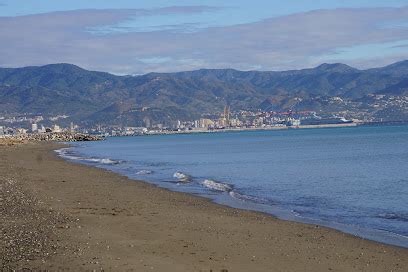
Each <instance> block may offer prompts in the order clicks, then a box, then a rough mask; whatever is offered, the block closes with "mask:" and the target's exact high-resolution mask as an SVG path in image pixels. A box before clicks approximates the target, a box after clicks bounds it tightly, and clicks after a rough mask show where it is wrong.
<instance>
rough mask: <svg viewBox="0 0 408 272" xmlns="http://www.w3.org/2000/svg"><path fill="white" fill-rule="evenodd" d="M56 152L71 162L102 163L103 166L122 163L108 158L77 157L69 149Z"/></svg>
mask: <svg viewBox="0 0 408 272" xmlns="http://www.w3.org/2000/svg"><path fill="white" fill-rule="evenodd" d="M55 152H56V153H57V154H58V155H59V156H60V157H62V158H64V159H69V160H76V161H85V162H92V163H101V164H119V163H120V161H115V160H112V159H108V158H103V159H98V158H84V157H79V156H75V155H73V154H72V153H71V152H70V150H69V148H61V149H58V150H55Z"/></svg>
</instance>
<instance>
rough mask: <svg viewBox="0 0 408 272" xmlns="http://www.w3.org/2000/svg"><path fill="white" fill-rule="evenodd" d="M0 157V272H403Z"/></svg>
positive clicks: (32, 159) (305, 237) (206, 205)
mask: <svg viewBox="0 0 408 272" xmlns="http://www.w3.org/2000/svg"><path fill="white" fill-rule="evenodd" d="M58 147H60V146H58V145H56V144H25V145H18V146H8V147H6V146H1V147H0V173H1V175H0V204H1V205H0V207H1V208H0V218H1V221H0V228H1V233H0V235H1V237H0V241H1V244H0V257H1V259H0V270H1V268H3V269H9V268H14V269H23V268H27V269H33V270H38V269H48V270H58V269H65V271H67V270H69V271H70V270H72V271H79V270H93V269H96V270H101V269H103V270H105V271H112V270H113V271H122V270H126V271H129V270H131V271H408V249H403V248H398V247H393V246H388V245H383V244H380V243H376V242H372V241H367V240H363V239H360V238H356V237H353V236H351V235H348V234H344V233H341V232H339V231H336V230H332V229H328V228H324V227H317V226H314V225H306V224H301V223H295V222H286V221H282V220H277V219H275V218H273V217H271V216H267V215H264V214H261V213H256V212H249V211H242V210H237V209H232V208H227V207H224V206H220V205H216V204H213V203H211V202H209V201H207V200H205V199H202V198H199V197H194V196H190V195H187V194H182V193H176V192H170V191H167V190H164V189H160V188H156V187H154V186H152V185H149V184H147V183H144V182H138V181H133V180H129V179H127V178H125V177H122V176H119V175H117V174H114V173H111V172H109V171H105V170H101V169H97V168H92V167H87V166H83V165H77V164H73V163H69V162H66V161H63V160H62V159H60V158H58V157H57V156H56V155H55V154H54V153H53V152H52V150H53V149H56V148H58Z"/></svg>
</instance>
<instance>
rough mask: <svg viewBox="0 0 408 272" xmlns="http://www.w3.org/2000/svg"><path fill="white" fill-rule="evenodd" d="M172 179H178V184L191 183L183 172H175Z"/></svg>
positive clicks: (188, 176) (189, 177) (189, 178)
mask: <svg viewBox="0 0 408 272" xmlns="http://www.w3.org/2000/svg"><path fill="white" fill-rule="evenodd" d="M173 177H175V178H176V179H178V180H179V181H180V182H190V181H191V176H190V175H187V174H185V173H183V172H176V173H174V175H173Z"/></svg>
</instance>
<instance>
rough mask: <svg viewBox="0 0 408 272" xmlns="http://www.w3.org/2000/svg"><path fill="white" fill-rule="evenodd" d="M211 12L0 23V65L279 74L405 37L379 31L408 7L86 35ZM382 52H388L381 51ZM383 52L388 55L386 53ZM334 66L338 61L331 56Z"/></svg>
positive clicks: (390, 55)
mask: <svg viewBox="0 0 408 272" xmlns="http://www.w3.org/2000/svg"><path fill="white" fill-rule="evenodd" d="M212 9H214V10H216V8H211V7H169V8H165V9H156V10H78V11H69V12H54V13H47V14H40V15H30V16H20V17H0V37H1V40H2V42H1V43H0V66H3V67H4V66H7V67H19V66H26V65H41V64H47V63H57V62H69V63H73V64H77V65H80V66H82V67H84V68H88V69H93V70H103V71H109V72H113V73H118V74H135V73H136V74H140V73H146V72H151V71H157V72H171V71H181V70H191V69H198V68H236V69H242V70H248V69H253V68H259V67H262V69H263V70H283V69H292V68H303V67H310V66H315V65H317V64H319V63H320V62H324V61H330V56H332V55H333V54H334V53H336V52H337V51H338V49H339V48H361V46H363V45H370V44H382V43H393V42H397V41H402V40H407V39H408V27H398V28H392V29H390V28H384V27H383V26H384V25H387V24H389V23H390V22H395V21H403V20H405V19H406V18H408V7H404V8H367V9H335V10H317V11H313V12H307V13H299V14H294V15H289V16H283V17H278V18H272V19H267V20H264V21H261V22H256V23H251V24H242V25H235V26H226V27H218V28H207V29H203V30H201V31H196V32H191V33H189V32H174V31H151V32H125V33H115V34H110V35H94V34H92V33H89V32H87V30H88V29H89V28H91V27H98V26H104V25H113V24H115V23H117V22H121V21H124V20H127V19H128V18H132V17H134V16H149V15H152V14H160V13H195V12H204V11H211V10H212ZM386 50H388V49H386ZM389 50H393V49H392V48H390V49H389ZM355 54H356V56H355V58H350V57H348V58H345V59H344V61H346V62H347V63H351V64H353V65H356V66H358V67H360V68H361V67H365V66H367V65H373V64H374V65H379V64H387V63H389V62H391V61H395V60H400V59H403V58H408V52H407V53H404V52H401V50H399V51H397V52H391V51H390V52H387V54H384V55H379V54H378V53H373V54H372V55H371V56H368V57H367V56H364V58H359V56H358V52H356V53H355ZM336 60H338V61H342V60H343V59H341V58H336Z"/></svg>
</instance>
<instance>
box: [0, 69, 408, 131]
mask: <svg viewBox="0 0 408 272" xmlns="http://www.w3.org/2000/svg"><path fill="white" fill-rule="evenodd" d="M370 94H386V95H399V96H406V95H408V61H402V62H398V63H395V64H392V65H389V66H386V67H383V68H375V69H369V70H358V69H355V68H353V67H350V66H347V65H345V64H322V65H320V66H318V67H316V68H311V69H303V70H293V71H284V72H261V71H245V72H243V71H237V70H233V69H202V70H197V71H191V72H179V73H167V74H166V73H150V74H146V75H142V76H115V75H112V74H109V73H103V72H94V71H87V70H84V69H82V68H80V67H77V66H75V65H72V64H52V65H46V66H41V67H24V68H16V69H10V68H2V69H0V113H1V114H5V113H32V114H66V115H69V116H71V119H72V120H75V121H77V122H84V123H88V124H91V123H106V124H122V125H124V124H127V125H140V124H142V123H143V122H145V121H146V119H149V120H152V121H155V122H164V123H166V122H171V121H174V120H177V119H182V120H183V119H191V118H196V117H198V116H200V115H202V114H211V113H214V112H220V111H221V110H222V108H223V107H224V105H225V104H229V105H231V108H232V109H255V108H262V109H265V110H275V111H280V110H287V109H294V110H305V109H307V110H321V109H327V108H328V106H327V105H324V103H323V102H321V101H322V97H342V98H345V99H350V100H360V101H361V99H363V100H364V98H365V97H366V96H367V95H370Z"/></svg>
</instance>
